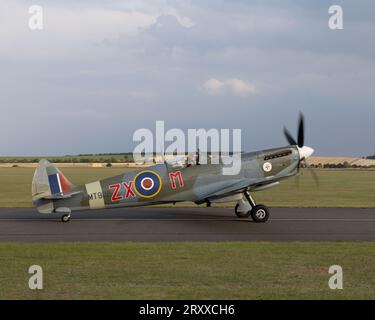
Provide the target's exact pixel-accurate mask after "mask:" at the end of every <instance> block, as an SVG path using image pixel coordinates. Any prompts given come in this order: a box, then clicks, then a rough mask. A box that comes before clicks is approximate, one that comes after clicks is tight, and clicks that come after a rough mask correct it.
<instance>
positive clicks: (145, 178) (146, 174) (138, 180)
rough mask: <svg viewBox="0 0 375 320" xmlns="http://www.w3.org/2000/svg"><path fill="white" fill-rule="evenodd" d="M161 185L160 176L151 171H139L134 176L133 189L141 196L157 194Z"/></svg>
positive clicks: (150, 196)
mask: <svg viewBox="0 0 375 320" xmlns="http://www.w3.org/2000/svg"><path fill="white" fill-rule="evenodd" d="M161 187H162V180H161V177H160V176H159V175H158V174H157V173H156V172H153V171H149V170H146V171H141V172H139V173H138V174H137V175H136V176H135V177H134V191H135V192H136V193H137V194H138V195H139V196H140V197H143V198H152V197H155V196H156V195H158V193H159V192H160V190H161Z"/></svg>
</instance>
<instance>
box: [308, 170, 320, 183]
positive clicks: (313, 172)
mask: <svg viewBox="0 0 375 320" xmlns="http://www.w3.org/2000/svg"><path fill="white" fill-rule="evenodd" d="M309 171H310V172H311V174H312V176H313V179H314V182H315V184H316V186H317V187H320V181H319V177H318V175H317V174H316V172H315V170H313V169H310V170H309Z"/></svg>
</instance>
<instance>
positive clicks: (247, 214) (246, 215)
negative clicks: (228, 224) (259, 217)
mask: <svg viewBox="0 0 375 320" xmlns="http://www.w3.org/2000/svg"><path fill="white" fill-rule="evenodd" d="M239 206H240V205H239V204H238V203H237V204H236V206H235V207H234V212H235V213H236V216H237V217H238V218H248V217H250V214H251V211H248V212H239V211H238V207H239Z"/></svg>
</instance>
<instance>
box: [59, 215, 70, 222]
mask: <svg viewBox="0 0 375 320" xmlns="http://www.w3.org/2000/svg"><path fill="white" fill-rule="evenodd" d="M61 221H62V222H69V221H70V214H64V215H63V216H62V217H61Z"/></svg>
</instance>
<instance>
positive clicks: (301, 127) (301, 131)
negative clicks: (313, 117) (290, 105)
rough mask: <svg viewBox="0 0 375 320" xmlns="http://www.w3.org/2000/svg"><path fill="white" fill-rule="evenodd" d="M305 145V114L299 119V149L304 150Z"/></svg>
mask: <svg viewBox="0 0 375 320" xmlns="http://www.w3.org/2000/svg"><path fill="white" fill-rule="evenodd" d="M304 145H305V120H304V117H303V114H302V113H301V114H300V117H299V126H298V147H300V148H302V147H303V146H304Z"/></svg>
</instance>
